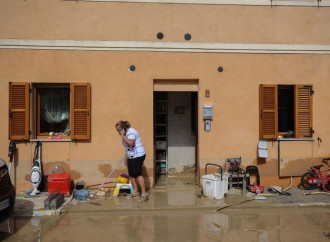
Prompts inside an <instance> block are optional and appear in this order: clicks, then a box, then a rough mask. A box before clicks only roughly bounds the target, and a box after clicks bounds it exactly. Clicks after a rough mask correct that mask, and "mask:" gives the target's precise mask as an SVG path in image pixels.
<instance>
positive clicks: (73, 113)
mask: <svg viewBox="0 0 330 242" xmlns="http://www.w3.org/2000/svg"><path fill="white" fill-rule="evenodd" d="M52 84H53V85H60V84H67V85H69V88H70V129H71V136H70V138H71V139H70V138H69V137H68V138H65V139H64V140H68V141H69V140H71V141H87V140H90V139H91V85H90V83H55V82H52V83H29V82H9V117H8V139H9V140H15V141H24V142H25V141H28V140H33V139H40V138H45V136H37V133H36V128H37V126H36V125H37V122H36V115H37V114H36V111H37V110H36V98H37V97H36V89H35V86H41V85H46V86H51V85H52ZM47 139H48V137H47ZM61 140H62V139H59V140H56V139H52V140H51V141H61Z"/></svg>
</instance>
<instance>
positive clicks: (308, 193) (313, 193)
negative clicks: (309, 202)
mask: <svg viewBox="0 0 330 242" xmlns="http://www.w3.org/2000/svg"><path fill="white" fill-rule="evenodd" d="M315 194H323V195H330V192H307V193H303V196H306V195H315Z"/></svg>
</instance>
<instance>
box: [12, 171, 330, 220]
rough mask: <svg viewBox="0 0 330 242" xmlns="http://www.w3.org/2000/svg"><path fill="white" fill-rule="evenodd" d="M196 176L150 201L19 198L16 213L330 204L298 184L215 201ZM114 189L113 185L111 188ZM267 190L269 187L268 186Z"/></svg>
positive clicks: (169, 184) (169, 185)
mask: <svg viewBox="0 0 330 242" xmlns="http://www.w3.org/2000/svg"><path fill="white" fill-rule="evenodd" d="M193 179H194V178H190V177H173V178H170V179H168V180H167V181H166V186H164V187H158V188H155V189H152V190H150V191H149V197H150V199H149V201H147V202H145V203H138V199H137V198H133V199H132V198H129V196H125V195H126V193H120V196H118V197H113V196H111V197H105V196H99V197H98V198H97V199H91V200H90V199H88V200H87V201H78V200H76V199H74V198H72V197H71V198H66V202H65V204H64V206H62V207H61V208H59V209H58V210H44V209H43V207H44V200H45V199H46V196H43V197H34V198H20V197H18V198H17V200H16V204H15V212H14V216H16V217H17V216H43V215H59V214H61V213H62V214H63V213H92V212H127V211H130V212H142V211H170V210H196V209H198V210H211V211H214V210H216V209H219V208H224V207H226V208H227V207H231V208H240V207H245V208H247V207H257V208H270V207H287V206H291V207H299V206H330V194H324V193H321V194H315V195H306V196H304V193H308V192H319V190H313V191H306V190H302V189H299V188H297V187H291V188H290V189H289V190H287V192H289V193H290V194H291V196H284V195H277V196H262V197H259V199H260V198H263V200H255V199H253V200H251V196H253V195H254V194H252V193H247V191H242V190H241V189H233V190H230V191H229V192H228V194H227V196H226V197H225V198H223V199H219V200H215V199H210V198H208V197H203V196H201V188H200V187H198V186H195V185H194V180H193ZM113 190H114V189H113V188H112V189H111V191H113ZM265 193H268V194H269V192H267V188H265Z"/></svg>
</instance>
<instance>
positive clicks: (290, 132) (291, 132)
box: [284, 130, 294, 138]
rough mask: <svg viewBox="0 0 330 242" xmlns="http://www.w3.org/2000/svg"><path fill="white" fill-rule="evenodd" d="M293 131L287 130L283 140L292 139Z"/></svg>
mask: <svg viewBox="0 0 330 242" xmlns="http://www.w3.org/2000/svg"><path fill="white" fill-rule="evenodd" d="M293 135H294V133H293V131H292V130H289V131H288V132H287V133H286V134H285V135H284V138H293Z"/></svg>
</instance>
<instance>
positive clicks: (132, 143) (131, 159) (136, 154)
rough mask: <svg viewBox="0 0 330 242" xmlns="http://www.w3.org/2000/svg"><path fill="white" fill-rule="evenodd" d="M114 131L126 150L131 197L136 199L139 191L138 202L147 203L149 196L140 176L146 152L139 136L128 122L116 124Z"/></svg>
mask: <svg viewBox="0 0 330 242" xmlns="http://www.w3.org/2000/svg"><path fill="white" fill-rule="evenodd" d="M116 130H117V132H118V133H119V135H120V136H121V138H122V144H123V145H124V147H125V150H126V155H127V167H128V175H129V176H130V178H131V182H132V186H133V194H132V197H137V196H138V192H139V189H140V191H141V197H140V199H139V202H145V201H148V199H149V196H148V193H146V186H145V181H144V178H143V176H142V165H143V162H144V160H145V158H146V152H145V150H144V148H143V145H142V141H141V138H140V135H139V133H138V132H137V131H136V130H135V129H133V128H132V127H131V124H130V123H129V122H128V121H119V122H118V123H116Z"/></svg>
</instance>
